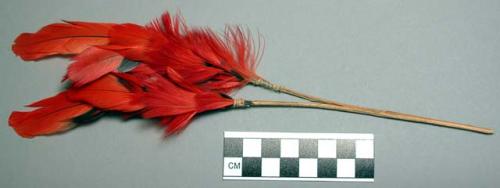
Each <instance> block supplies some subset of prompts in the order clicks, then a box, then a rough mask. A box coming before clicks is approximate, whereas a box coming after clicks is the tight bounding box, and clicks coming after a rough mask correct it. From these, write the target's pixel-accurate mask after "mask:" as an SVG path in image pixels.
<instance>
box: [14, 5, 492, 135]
mask: <svg viewBox="0 0 500 188" xmlns="http://www.w3.org/2000/svg"><path fill="white" fill-rule="evenodd" d="M12 50H13V52H14V53H15V54H16V55H18V56H20V57H21V58H22V59H24V60H40V59H42V58H46V57H50V56H63V57H68V56H69V57H71V59H72V61H73V62H72V63H71V64H70V65H69V66H68V68H67V72H66V75H65V76H64V79H63V80H69V81H70V83H71V85H70V86H69V87H68V88H66V89H65V90H64V91H62V92H61V93H59V94H58V95H56V96H53V97H49V98H47V99H43V100H40V101H38V102H35V103H33V104H31V105H28V106H29V107H36V108H37V109H35V110H33V111H28V112H19V111H14V112H12V114H11V115H10V118H9V124H10V126H11V127H12V128H13V129H14V130H15V131H16V133H17V134H19V135H20V136H22V137H25V138H32V137H34V136H39V135H49V134H54V133H59V132H64V131H66V130H69V129H70V128H72V127H74V126H75V125H78V124H79V123H82V122H86V121H88V120H93V119H96V118H98V117H100V116H101V115H102V114H104V113H105V112H109V111H114V112H120V113H124V114H126V115H127V116H130V114H132V115H135V114H140V115H141V116H142V117H143V118H155V119H160V121H161V123H162V124H163V125H165V126H167V128H166V133H167V134H172V133H179V132H180V131H181V130H183V129H184V128H185V127H186V126H187V125H188V124H189V122H190V121H191V120H192V119H193V118H194V117H195V116H196V115H197V114H199V113H203V112H206V111H212V110H219V109H226V108H230V107H232V108H247V107H257V106H280V107H305V108H320V109H327V110H337V111H346V112H352V113H359V114H365V115H371V116H377V117H384V118H392V119H399V120H404V121H412V122H421V123H428V124H433V125H440V126H445V127H452V128H459V129H465V130H470V131H476V132H481V133H488V134H489V133H493V130H492V129H488V128H480V127H475V126H472V125H466V124H460V123H454V122H449V121H442V120H436V119H430V118H425V117H420V116H415V115H410V114H403V113H397V112H391V111H385V110H378V109H372V108H366V107H360V106H354V105H349V104H343V103H338V102H336V101H332V100H326V99H322V98H318V97H314V96H311V95H307V94H303V93H300V92H297V91H295V90H292V89H289V88H286V87H283V86H280V85H276V84H273V83H271V82H269V81H267V80H265V79H264V78H262V77H261V76H259V75H258V74H257V73H256V66H257V65H258V62H259V61H260V58H261V55H262V52H261V51H262V46H260V41H259V43H257V44H255V43H254V41H253V40H252V39H251V37H250V34H248V32H247V31H245V30H243V29H241V28H240V27H235V26H227V28H226V31H225V32H224V33H223V34H219V33H216V32H214V31H213V30H211V29H210V28H196V27H188V26H187V24H186V23H185V22H184V19H183V18H182V17H180V16H178V15H177V16H171V15H170V14H169V13H168V12H167V13H165V14H163V15H162V16H161V17H160V18H159V19H156V20H154V21H152V22H151V23H150V24H147V25H145V26H141V25H137V24H132V23H123V24H115V23H93V22H80V21H65V22H64V23H55V24H50V25H47V26H45V27H43V28H42V29H40V30H39V31H38V32H36V33H22V34H21V35H19V36H18V37H17V38H16V39H15V41H14V44H13V45H12ZM247 84H253V85H255V86H260V87H263V88H267V89H271V90H273V91H277V92H281V93H286V94H289V95H293V96H296V97H299V98H303V99H307V100H309V101H312V102H286V101H265V100H252V101H248V100H242V99H233V98H231V97H230V96H228V94H230V93H231V92H232V91H234V90H236V89H239V88H241V87H243V86H245V85H247Z"/></svg>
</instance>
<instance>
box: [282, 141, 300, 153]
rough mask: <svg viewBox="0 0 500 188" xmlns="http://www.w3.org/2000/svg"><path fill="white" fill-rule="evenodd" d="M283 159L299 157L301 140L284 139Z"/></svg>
mask: <svg viewBox="0 0 500 188" xmlns="http://www.w3.org/2000/svg"><path fill="white" fill-rule="evenodd" d="M281 157H299V140H297V139H282V140H281Z"/></svg>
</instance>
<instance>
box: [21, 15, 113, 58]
mask: <svg viewBox="0 0 500 188" xmlns="http://www.w3.org/2000/svg"><path fill="white" fill-rule="evenodd" d="M114 25H115V24H111V23H91V22H78V21H65V23H55V24H50V25H47V26H45V27H43V28H42V29H40V30H39V31H38V32H36V33H22V34H21V35H19V36H18V37H17V38H16V40H15V41H14V44H13V45H12V51H14V53H15V54H16V55H18V56H20V57H21V58H22V59H23V60H38V59H41V58H44V57H47V56H52V55H73V54H78V53H80V52H82V51H83V50H85V49H87V48H88V47H89V46H97V45H105V44H107V43H108V41H109V40H108V32H109V30H110V29H111V27H113V26H114Z"/></svg>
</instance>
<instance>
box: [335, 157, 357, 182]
mask: <svg viewBox="0 0 500 188" xmlns="http://www.w3.org/2000/svg"><path fill="white" fill-rule="evenodd" d="M355 162H356V161H355V160H354V159H337V177H339V178H354V175H355V171H356V164H355Z"/></svg>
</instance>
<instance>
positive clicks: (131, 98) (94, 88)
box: [68, 74, 144, 112]
mask: <svg viewBox="0 0 500 188" xmlns="http://www.w3.org/2000/svg"><path fill="white" fill-rule="evenodd" d="M131 87H132V86H131ZM141 95H142V93H140V90H139V89H136V88H127V87H126V86H125V83H122V82H120V80H119V79H118V78H117V77H116V76H113V75H109V74H108V75H106V76H103V77H101V78H100V79H98V80H96V81H94V82H91V83H89V84H87V85H85V86H83V87H81V88H72V89H70V91H69V92H68V97H69V98H70V99H71V100H74V101H82V102H85V103H88V104H90V105H92V106H94V107H96V108H100V109H103V110H116V111H121V112H134V111H138V110H141V109H142V108H144V104H142V102H140V101H139V100H138V98H139V97H140V96H141Z"/></svg>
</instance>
